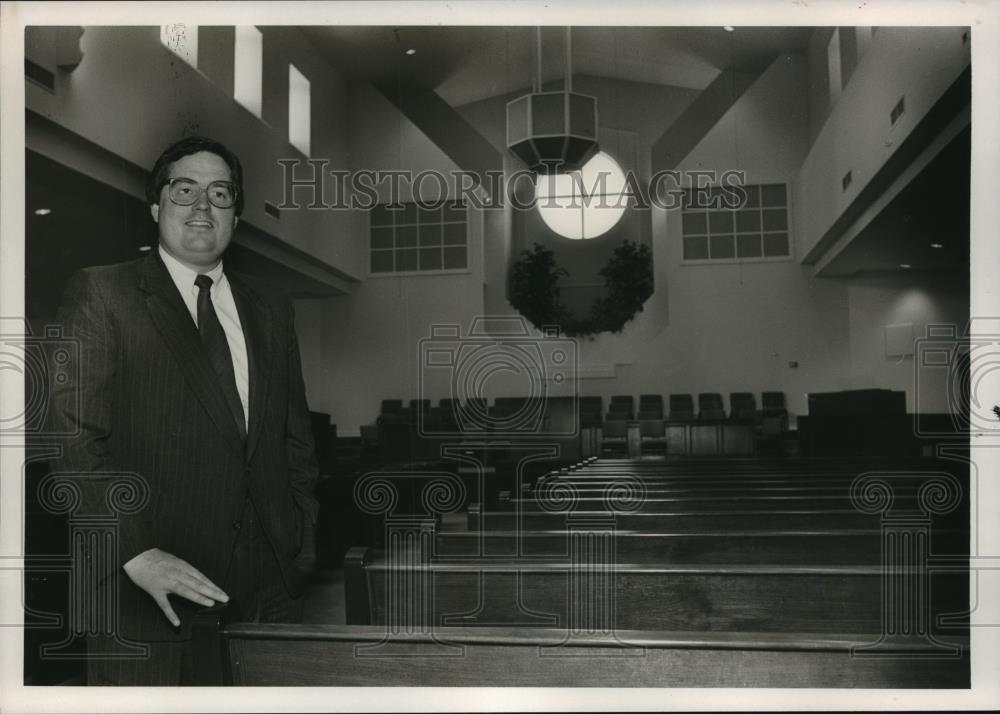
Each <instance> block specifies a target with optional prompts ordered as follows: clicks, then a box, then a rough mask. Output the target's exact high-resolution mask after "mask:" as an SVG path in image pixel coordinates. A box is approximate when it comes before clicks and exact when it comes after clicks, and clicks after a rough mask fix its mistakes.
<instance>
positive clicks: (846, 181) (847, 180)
mask: <svg viewBox="0 0 1000 714" xmlns="http://www.w3.org/2000/svg"><path fill="white" fill-rule="evenodd" d="M853 180H854V177H853V176H852V175H851V172H850V171H848V172H847V173H846V174H844V178H842V179H840V190H841V191H846V190H847V187H848V186H850V185H851V181H853Z"/></svg>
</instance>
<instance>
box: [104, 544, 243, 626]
mask: <svg viewBox="0 0 1000 714" xmlns="http://www.w3.org/2000/svg"><path fill="white" fill-rule="evenodd" d="M122 569H123V570H124V571H125V574H126V575H128V576H129V577H130V578H132V582H133V583H135V584H136V585H138V586H139V587H140V588H142V589H143V590H145V591H146V592H147V593H149V596H150V597H151V598H153V600H155V601H156V604H157V605H159V606H160V609H161V610H163V614H164V615H166V616H167V619H168V620H170V624H171V625H173V626H174V627H177V626H179V625H180V624H181V621H180V618H179V617H177V613H175V612H174V609H173V608H172V607H171V606H170V600H168V599H167V595H170V594H173V595H180V596H181V597H183V598H187V599H188V600H190V601H191V602H196V603H198V604H199V605H205V606H206V607H211V606H212V605H214V604H215V601H216V600H219V601H221V602H229V596H228V595H226V593H224V592H223V591H222V589H221V588H219V587H218V586H217V585H216V584H215V583H213V582H212V581H211V580H209V579H208V578H206V577H205V576H204V575H202V574H201V573H200V572H198V569H197V568H195V567H194V566H193V565H191V564H190V563H188V562H187V561H184V560H181V559H180V558H178V557H177V556H174V555H171V554H170V553H166V552H164V551H162V550H160V549H159V548H150V549H149V550H147V551H145V552H143V553H139V555H137V556H135V557H134V558H132V560H130V561H128V562H127V563H125V565H123V566H122Z"/></svg>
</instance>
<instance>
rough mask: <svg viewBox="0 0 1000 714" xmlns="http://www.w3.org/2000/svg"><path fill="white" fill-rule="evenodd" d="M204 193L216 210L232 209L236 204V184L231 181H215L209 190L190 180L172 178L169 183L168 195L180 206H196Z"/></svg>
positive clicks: (209, 185)
mask: <svg viewBox="0 0 1000 714" xmlns="http://www.w3.org/2000/svg"><path fill="white" fill-rule="evenodd" d="M202 191H204V192H205V194H206V195H207V196H208V202H209V203H211V204H212V205H213V206H215V207H216V208H232V207H233V205H234V204H235V203H236V184H234V183H233V182H231V181H213V182H212V183H210V184H208V187H207V188H202V187H201V186H199V185H198V182H197V181H192V180H191V179H188V178H172V179H170V181H168V182H167V195H168V196H169V197H170V200H171V201H173V202H174V203H176V204H177V205H178V206H191V205H194V204H195V203H196V202H197V201H198V199H199V198H201V192H202Z"/></svg>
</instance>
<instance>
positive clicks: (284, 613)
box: [50, 137, 318, 685]
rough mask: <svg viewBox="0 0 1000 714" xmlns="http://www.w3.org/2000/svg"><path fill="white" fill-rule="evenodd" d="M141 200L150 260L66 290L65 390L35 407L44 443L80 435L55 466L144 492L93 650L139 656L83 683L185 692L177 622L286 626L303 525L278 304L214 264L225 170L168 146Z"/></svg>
mask: <svg viewBox="0 0 1000 714" xmlns="http://www.w3.org/2000/svg"><path fill="white" fill-rule="evenodd" d="M146 195H147V200H148V203H149V204H150V211H151V213H152V217H153V220H154V221H155V222H156V223H157V225H158V231H159V246H158V248H157V250H155V251H153V252H151V253H150V254H149V255H148V256H146V257H144V258H141V259H139V260H135V261H131V262H128V263H122V264H119V265H111V266H103V267H96V268H88V269H86V270H83V271H81V272H80V273H78V274H77V275H76V276H74V278H73V279H72V280H71V281H70V284H69V287H68V288H67V291H66V296H65V299H64V307H63V310H62V312H61V315H62V322H63V326H64V329H65V331H66V332H67V334H68V335H69V336H70V337H71V338H75V339H76V340H77V341H78V342H79V349H80V358H81V369H80V379H79V382H78V383H77V382H75V381H71V382H69V383H67V384H64V385H61V386H57V387H56V388H54V390H53V398H52V406H53V408H52V409H51V410H50V411H51V413H52V415H53V418H54V419H56V420H57V426H58V427H59V429H60V430H59V432H57V433H66V432H67V431H73V430H75V431H76V432H77V433H79V437H78V438H75V439H73V440H70V441H68V442H67V443H66V445H65V447H64V450H63V451H64V453H63V455H62V457H61V459H60V461H59V463H58V469H59V470H61V471H64V472H71V473H77V474H80V475H81V483H84V482H86V483H90V484H93V483H94V482H95V480H94V479H93V478H92V477H93V476H94V475H95V474H100V473H121V472H127V473H132V474H136V475H137V477H138V478H139V479H141V480H142V481H143V482H144V483H145V484H146V485H147V487H148V493H149V502H148V503H147V505H146V506H145V507H144V508H143V509H142V510H140V511H139V512H137V513H135V514H130V515H125V516H122V517H121V519H120V521H119V525H118V534H119V537H118V543H117V557H115V558H112V562H111V563H109V564H108V565H107V568H106V572H102V573H100V574H99V576H100V579H101V587H103V588H117V599H118V607H117V609H118V613H117V622H116V627H115V631H114V633H113V634H112V635H111V637H110V638H105V640H113V641H115V642H117V643H118V644H119V645H121V644H122V643H126V645H127V646H126V649H129V646H131V647H134V645H135V644H139V645H142V646H148V652H149V656H148V657H143V658H140V659H136V658H124V659H114V658H109V657H105V656H103V655H102V656H97V655H93V656H92V658H91V660H90V662H89V663H88V669H89V675H88V681H89V682H90V683H92V684H144V685H170V684H184V683H190V682H191V681H192V677H193V674H194V673H193V672H192V670H191V652H190V639H191V622H192V619H193V616H194V614H195V613H196V612H197V611H198V610H200V609H202V608H203V607H205V606H212V605H214V604H216V603H219V602H228V603H229V605H228V606H227V607H228V609H229V610H230V611H231V612H230V613H229V614H230V619H236V620H237V621H258V622H295V621H299V620H300V619H301V603H302V600H301V594H302V590H303V576H302V573H301V572H300V571H298V570H297V568H296V567H295V564H294V562H293V560H294V558H295V556H296V554H297V553H298V552H299V551H300V550H301V548H302V545H303V538H304V533H305V532H306V531H307V530H308V529H309V527H311V525H312V523H313V522H314V520H315V514H316V511H317V505H316V502H315V500H314V497H313V489H314V486H315V480H316V477H317V472H318V470H317V465H316V460H315V456H314V448H313V439H312V432H311V426H310V420H309V412H308V408H307V406H306V399H305V391H304V386H303V381H302V371H301V366H300V362H299V352H298V345H297V340H296V337H295V332H294V324H293V317H292V312H291V306H290V304H289V303H288V302H287V301H285V300H283V299H280V298H276V297H273V296H269V295H268V294H267V293H266V292H264V291H262V290H260V289H257V288H254V287H252V286H251V283H250V281H249V280H248V279H247V278H243V277H240V276H238V275H236V274H233V273H231V272H230V271H227V270H224V268H223V262H222V256H223V253H224V251H225V250H226V247H227V246H228V245H229V243H230V240H231V239H232V236H233V229H234V228H235V226H236V224H237V222H238V220H239V215H240V213H241V210H242V207H243V175H242V167H241V164H240V161H239V159H238V158H237V157H236V156H235V155H234V154H233V153H232V152H230V151H229V150H228V149H227V148H226V147H225V146H223V145H222V144H220V143H218V142H216V141H213V140H211V139H207V138H203V137H190V138H187V139H183V140H181V141H179V142H177V143H175V144H173V145H172V146H170V147H169V148H167V149H166V151H164V152H163V154H162V155H161V156H160V158H159V159H158V160H157V162H156V165H155V166H154V167H153V170H152V173H151V175H150V178H149V182H148V185H147V188H146ZM88 557H91V556H88ZM91 560H96V558H91ZM86 565H87V566H88V567H92V568H100V567H102V566H101V565H100V564H99V563H96V562H90V561H88V563H86ZM105 595H106V594H105ZM104 601H105V602H113V600H108V599H106V600H104ZM106 645H107V641H104V642H102V643H101V645H100V646H95V645H92V647H91V649H92V651H100V652H102V653H103V652H105V650H106Z"/></svg>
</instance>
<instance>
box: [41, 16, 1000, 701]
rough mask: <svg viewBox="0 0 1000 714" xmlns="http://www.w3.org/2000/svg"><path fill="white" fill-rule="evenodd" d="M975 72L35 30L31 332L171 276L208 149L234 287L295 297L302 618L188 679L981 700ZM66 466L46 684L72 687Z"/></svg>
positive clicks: (553, 39) (815, 56) (503, 43)
mask: <svg viewBox="0 0 1000 714" xmlns="http://www.w3.org/2000/svg"><path fill="white" fill-rule="evenodd" d="M970 43H971V35H970V28H968V27H895V26H883V27H728V26H727V27H642V26H629V27H607V26H581V27H553V26H547V27H542V28H537V27H523V26H518V27H507V26H491V27H486V26H472V27H456V26H438V27H430V26H428V27H423V26H414V27H409V26H403V27H392V26H364V27H362V26H301V27H300V26H193V25H165V26H114V27H112V26H87V27H80V26H59V27H54V26H46V27H42V26H38V27H29V28H28V29H27V31H26V33H25V57H24V73H25V102H26V112H25V133H26V146H25V162H26V163H25V174H26V175H25V177H24V185H25V193H26V203H25V207H24V208H25V225H26V235H25V273H26V281H25V310H26V316H27V318H28V324H29V326H30V329H31V332H32V335H33V336H32V339H33V340H35V341H36V342H37V343H38V344H40V345H41V344H42V343H44V342H45V341H46V340H49V341H50V342H51V341H52V340H53V339H58V333H57V332H56V333H53V332H52V330H51V328H52V327H53V326H55V327H56V329H58V324H57V317H56V316H57V309H58V307H59V304H60V300H61V298H62V294H63V291H64V289H65V287H66V284H67V281H68V280H69V277H70V276H71V275H72V274H73V273H75V272H76V271H78V270H79V269H81V268H83V267H87V266H93V265H105V264H111V263H117V262H122V261H126V260H132V259H134V258H138V257H140V256H141V255H143V254H147V253H149V252H150V251H155V250H156V242H157V227H156V224H154V223H153V221H152V220H151V218H150V210H149V206H148V205H147V204H146V200H145V198H144V196H145V194H144V186H145V182H146V180H147V177H148V175H149V171H150V169H151V168H152V166H153V163H154V161H155V160H156V158H157V156H158V155H159V154H160V152H161V151H162V150H163V148H164V147H165V146H167V145H168V144H169V143H171V142H173V141H175V140H177V139H180V138H182V137H184V136H189V135H204V136H208V137H212V138H215V139H218V140H220V141H222V142H223V143H225V144H226V145H227V146H228V147H229V148H230V149H232V150H233V152H234V153H235V154H236V155H238V156H239V157H240V159H241V161H242V162H243V167H244V175H245V179H244V196H245V208H244V209H243V213H242V216H241V220H240V221H239V224H238V226H237V228H236V230H235V234H234V239H233V244H232V245H231V247H230V249H229V251H228V252H227V253H226V255H225V258H224V264H225V267H226V269H227V271H229V270H232V271H235V272H241V273H244V274H247V275H250V276H253V277H255V278H257V279H258V280H260V281H262V282H265V283H267V284H268V285H269V286H270V287H271V288H272V289H273V290H275V291H277V292H280V293H283V294H284V295H287V296H288V297H289V298H290V299H291V300H292V302H293V305H294V309H295V330H296V332H297V336H298V341H299V348H300V353H301V362H302V370H303V377H304V381H305V387H306V395H307V399H308V404H309V409H310V411H311V414H312V420H313V433H314V437H315V449H316V457H317V460H318V463H319V467H320V479H319V482H318V486H317V488H316V498H317V499H318V501H319V504H320V510H319V515H318V519H317V522H316V524H315V528H314V529H312V532H311V533H310V534H309V537H308V538H307V542H306V545H305V548H304V552H303V553H302V554H301V555H300V556H299V558H298V561H297V562H298V565H299V567H300V568H301V569H302V570H304V571H305V572H306V573H307V577H308V585H307V590H306V595H305V597H306V605H305V615H304V622H303V623H300V624H255V623H250V622H240V621H233V620H232V618H230V617H227V613H226V608H225V607H224V606H216V607H213V608H210V609H207V610H205V611H204V612H202V613H200V614H199V616H198V621H197V623H196V625H195V629H194V658H195V667H194V669H195V672H196V676H197V677H198V678H199V683H200V684H208V685H309V686H334V685H351V686H354V685H373V686H392V685H399V686H553V687H594V686H599V687H853V688H934V689H964V688H968V687H970V661H971V657H972V656H973V655H972V654H971V653H970V648H969V627H970V625H969V622H970V615H969V613H970V610H971V609H972V608H973V606H971V605H970V602H973V603H974V602H975V600H976V597H977V593H976V592H975V591H974V588H970V581H969V554H970V546H969V540H970V495H969V493H970V478H972V476H970V473H971V474H974V473H975V472H974V469H973V468H972V467H971V466H970V462H969V449H968V434H969V430H970V428H979V427H978V426H977V424H975V423H972V422H975V421H976V420H980V421H982V423H986V422H991V423H992V422H994V421H995V420H996V416H995V415H994V414H992V413H991V410H994V409H995V407H994V403H993V402H989V403H986V402H985V401H983V400H981V399H977V398H976V393H975V389H976V384H977V380H976V378H975V377H976V375H975V374H973V373H972V372H971V369H972V368H971V362H970V358H969V354H970V351H972V350H973V349H974V347H975V345H974V344H972V343H970V340H969V339H968V338H967V334H968V332H967V330H968V325H969V321H970V218H969V214H970V161H971V136H972V133H971V109H970V107H971V56H970ZM53 334H55V337H53ZM40 354H43V355H44V354H49V353H48V352H45V351H44V350H42V351H41V352H40ZM52 364H53V369H55V370H56V371H58V369H62V368H63V367H61V363H56V362H53V363H52ZM29 388H32V389H37V390H44V385H33V386H32V385H29ZM32 394H40V395H43V396H39V397H37V398H35V397H33V399H35V402H34V403H33V405H29V406H31V407H32V410H33V411H32V412H31V414H33V415H34V414H38V415H42V414H43V413H44V411H45V401H46V398H45V397H44V391H37V392H32ZM997 413H1000V411H997ZM39 418H41V416H39ZM51 448H52V447H51V444H47V443H46V442H45V439H44V438H42V437H41V436H39V439H38V441H37V443H35V442H30V443H29V448H28V451H27V455H26V466H25V482H26V487H25V494H26V503H25V514H26V528H25V533H26V535H25V548H26V564H27V571H26V575H25V579H24V598H25V617H26V624H27V629H26V635H25V651H24V668H25V682H26V683H28V684H35V685H60V684H81V683H84V682H85V681H86V676H85V674H84V671H85V653H86V649H87V643H88V641H89V640H90V638H91V637H93V636H94V635H95V632H94V631H93V629H92V627H90V628H89V629H88V627H84V625H83V624H81V623H82V620H81V617H82V616H81V615H80V613H79V611H78V608H75V607H74V605H73V596H72V593H73V592H75V590H74V588H75V587H77V585H78V584H75V581H73V578H72V577H71V568H70V567H69V563H70V560H71V557H72V556H71V554H72V553H73V552H74V551H73V547H74V546H73V543H75V542H77V540H76V539H78V538H79V537H80V529H81V528H83V527H84V526H81V525H80V524H81V523H82V522H84V520H86V519H83V520H81V517H79V516H80V514H77V513H75V512H69V513H67V512H65V510H60V509H57V508H52V504H51V503H47V502H43V501H44V499H41V498H39V494H38V484H39V483H40V482H41V480H42V479H43V478H44V477H45V476H46V474H47V473H49V470H48V459H49V458H50V457H51V456H52V452H51ZM91 516H93V518H97V520H96V521H95V520H93V518H91ZM98 516H100V517H98ZM87 517H88V518H91V520H86V528H89V529H91V531H88V532H92V529H94V528H104V529H106V530H105V531H102V532H106V533H108V534H112V535H113V533H114V532H115V531H114V529H115V528H116V525H115V516H114V514H113V513H111V512H108V513H104V514H98V515H94V514H90V516H87ZM101 518H103V520H101ZM95 523H97V525H96V526H95V525H94V524H95ZM970 590H972V592H970ZM109 617H110V615H109Z"/></svg>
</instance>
